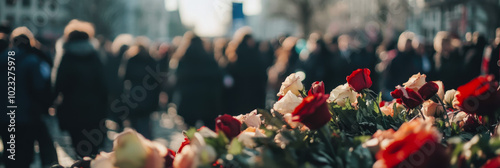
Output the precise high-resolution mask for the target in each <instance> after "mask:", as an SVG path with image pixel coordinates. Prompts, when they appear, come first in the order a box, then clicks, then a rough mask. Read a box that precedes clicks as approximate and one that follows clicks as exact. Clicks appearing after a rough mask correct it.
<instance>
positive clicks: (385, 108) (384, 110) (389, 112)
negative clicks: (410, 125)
mask: <svg viewBox="0 0 500 168" xmlns="http://www.w3.org/2000/svg"><path fill="white" fill-rule="evenodd" d="M380 111H382V113H384V114H385V115H388V116H391V117H392V116H394V108H392V104H391V105H387V106H383V107H380Z"/></svg>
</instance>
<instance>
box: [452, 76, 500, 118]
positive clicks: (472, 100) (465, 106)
mask: <svg viewBox="0 0 500 168" xmlns="http://www.w3.org/2000/svg"><path fill="white" fill-rule="evenodd" d="M497 88H498V83H497V82H494V79H493V76H480V77H477V78H475V79H473V80H472V81H470V82H469V83H467V84H465V85H462V86H460V87H458V89H457V92H458V94H457V95H456V96H455V99H456V100H457V106H458V107H459V108H461V109H462V110H463V111H465V112H467V113H469V114H478V115H490V114H491V113H493V112H494V111H495V110H497V109H498V108H500V103H499V102H500V91H498V90H497Z"/></svg>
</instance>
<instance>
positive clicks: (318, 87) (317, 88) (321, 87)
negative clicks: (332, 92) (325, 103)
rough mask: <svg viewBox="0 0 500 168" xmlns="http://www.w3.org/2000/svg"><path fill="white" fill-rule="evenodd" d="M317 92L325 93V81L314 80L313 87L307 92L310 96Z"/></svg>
mask: <svg viewBox="0 0 500 168" xmlns="http://www.w3.org/2000/svg"><path fill="white" fill-rule="evenodd" d="M316 93H323V94H325V84H324V83H323V81H321V82H318V81H316V82H314V83H313V84H312V86H311V89H309V92H308V93H307V95H308V96H311V95H313V94H316Z"/></svg>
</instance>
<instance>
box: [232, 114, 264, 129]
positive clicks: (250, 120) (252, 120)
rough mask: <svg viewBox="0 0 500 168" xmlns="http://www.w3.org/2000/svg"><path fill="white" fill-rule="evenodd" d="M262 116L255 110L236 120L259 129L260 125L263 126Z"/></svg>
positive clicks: (241, 115)
mask: <svg viewBox="0 0 500 168" xmlns="http://www.w3.org/2000/svg"><path fill="white" fill-rule="evenodd" d="M261 116H262V115H261V114H257V110H253V111H252V112H250V113H247V114H244V115H243V114H240V115H238V116H236V117H234V118H236V119H237V120H239V121H240V122H241V123H245V124H246V125H247V126H249V127H256V128H259V127H260V124H262V120H261V119H260V117H261Z"/></svg>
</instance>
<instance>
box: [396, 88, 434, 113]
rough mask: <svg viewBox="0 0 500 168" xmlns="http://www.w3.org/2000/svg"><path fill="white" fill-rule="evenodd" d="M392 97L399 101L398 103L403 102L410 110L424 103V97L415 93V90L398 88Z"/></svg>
mask: <svg viewBox="0 0 500 168" xmlns="http://www.w3.org/2000/svg"><path fill="white" fill-rule="evenodd" d="M434 94H435V93H434ZM391 95H392V97H394V98H396V99H397V100H396V101H398V102H403V104H404V105H405V106H406V107H408V108H415V107H417V106H419V105H421V104H422V103H423V102H424V99H423V98H422V96H420V94H418V93H417V92H415V91H413V89H409V88H404V87H400V86H398V87H397V88H396V90H394V91H392V92H391Z"/></svg>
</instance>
